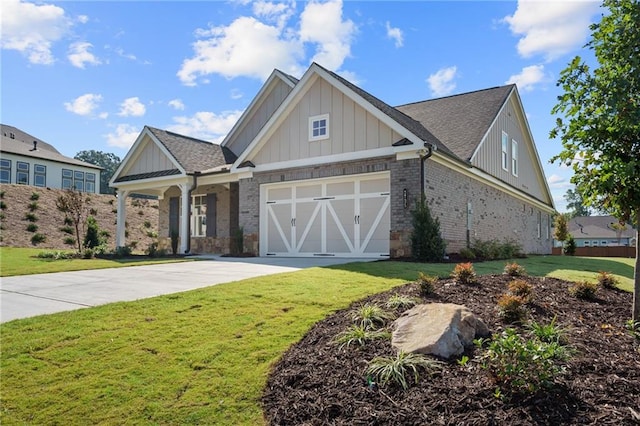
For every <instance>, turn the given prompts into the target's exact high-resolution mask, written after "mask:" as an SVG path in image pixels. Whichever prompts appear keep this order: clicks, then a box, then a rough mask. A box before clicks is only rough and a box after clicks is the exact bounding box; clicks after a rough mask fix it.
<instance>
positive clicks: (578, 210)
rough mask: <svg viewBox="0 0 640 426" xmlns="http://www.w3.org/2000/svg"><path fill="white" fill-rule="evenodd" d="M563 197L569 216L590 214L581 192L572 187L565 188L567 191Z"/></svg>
mask: <svg viewBox="0 0 640 426" xmlns="http://www.w3.org/2000/svg"><path fill="white" fill-rule="evenodd" d="M564 199H565V201H566V202H567V209H569V216H570V217H571V218H574V217H577V216H591V210H590V209H589V207H587V206H585V205H584V200H583V197H582V194H580V193H579V192H578V191H574V190H573V189H567V193H566V194H564Z"/></svg>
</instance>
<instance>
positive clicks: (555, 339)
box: [527, 316, 567, 345]
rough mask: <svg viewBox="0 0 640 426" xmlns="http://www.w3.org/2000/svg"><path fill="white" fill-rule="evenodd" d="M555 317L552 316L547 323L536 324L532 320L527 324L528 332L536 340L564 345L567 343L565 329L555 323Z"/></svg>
mask: <svg viewBox="0 0 640 426" xmlns="http://www.w3.org/2000/svg"><path fill="white" fill-rule="evenodd" d="M556 320H557V317H555V316H554V317H553V319H552V320H551V322H550V323H549V324H544V325H543V324H538V323H537V322H532V323H531V324H528V325H527V329H528V330H529V332H530V333H531V334H532V335H533V336H534V337H535V338H536V339H538V340H540V341H541V342H544V343H558V344H560V345H564V344H566V343H567V337H566V336H567V331H566V330H565V329H564V328H561V327H559V326H558V325H556Z"/></svg>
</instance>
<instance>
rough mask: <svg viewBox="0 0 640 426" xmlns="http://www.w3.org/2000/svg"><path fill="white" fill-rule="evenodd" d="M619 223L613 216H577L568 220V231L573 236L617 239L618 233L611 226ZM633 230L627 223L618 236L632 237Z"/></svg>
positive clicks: (633, 234)
mask: <svg viewBox="0 0 640 426" xmlns="http://www.w3.org/2000/svg"><path fill="white" fill-rule="evenodd" d="M617 223H619V221H618V219H616V218H615V217H613V216H577V217H574V218H572V219H571V220H569V233H570V234H571V235H572V236H573V238H587V239H589V238H592V239H600V238H605V239H617V238H618V233H617V231H616V230H615V229H614V228H613V227H612V226H613V225H614V224H617ZM634 236H635V230H634V229H633V227H632V226H631V225H629V224H627V225H626V229H625V230H623V231H622V232H621V234H620V238H633V237H634Z"/></svg>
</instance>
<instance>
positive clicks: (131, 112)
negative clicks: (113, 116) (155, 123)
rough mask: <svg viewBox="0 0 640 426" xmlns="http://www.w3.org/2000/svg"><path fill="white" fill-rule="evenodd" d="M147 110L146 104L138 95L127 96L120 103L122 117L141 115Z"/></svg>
mask: <svg viewBox="0 0 640 426" xmlns="http://www.w3.org/2000/svg"><path fill="white" fill-rule="evenodd" d="M145 112H147V108H146V107H145V106H144V104H143V103H142V102H140V99H139V98H138V97H133V98H127V99H125V100H124V101H123V102H122V103H121V104H120V112H119V113H118V115H119V116H122V117H130V116H133V117H141V116H143V115H144V114H145Z"/></svg>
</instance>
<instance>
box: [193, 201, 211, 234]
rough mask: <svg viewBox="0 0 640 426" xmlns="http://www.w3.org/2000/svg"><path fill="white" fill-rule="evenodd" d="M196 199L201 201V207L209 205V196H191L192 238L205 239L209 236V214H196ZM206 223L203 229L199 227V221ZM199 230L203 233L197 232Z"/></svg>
mask: <svg viewBox="0 0 640 426" xmlns="http://www.w3.org/2000/svg"><path fill="white" fill-rule="evenodd" d="M196 199H199V200H200V204H199V205H200V206H203V205H204V206H205V209H206V205H207V194H196V195H192V196H191V236H192V237H205V236H206V235H207V224H206V220H207V212H206V210H205V213H204V214H202V213H200V214H197V213H196ZM201 220H202V221H204V223H203V225H202V227H201V228H200V227H198V222H199V221H201ZM198 229H201V231H202V232H196V231H197V230H198Z"/></svg>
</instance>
